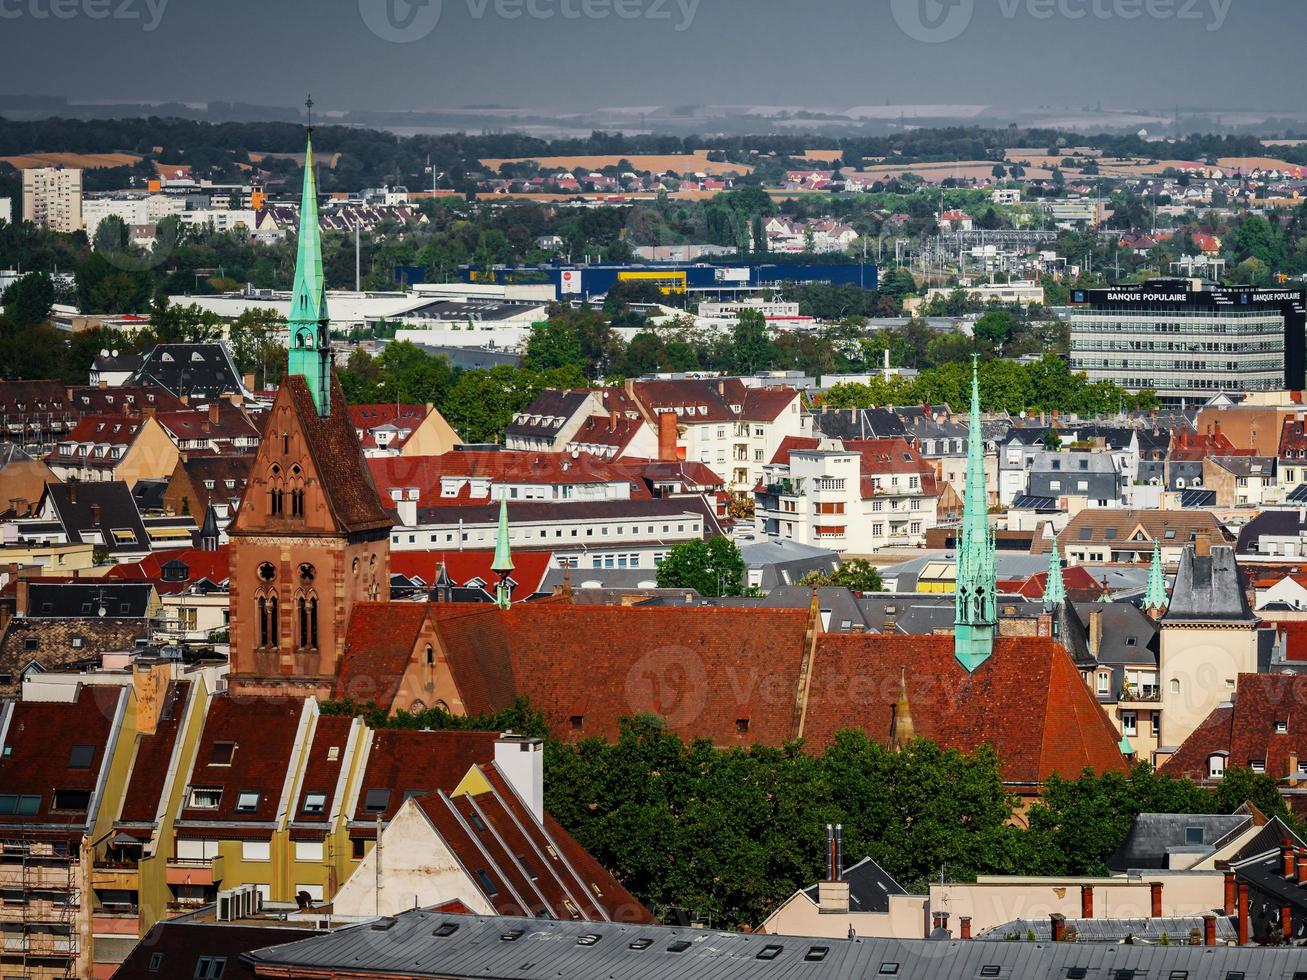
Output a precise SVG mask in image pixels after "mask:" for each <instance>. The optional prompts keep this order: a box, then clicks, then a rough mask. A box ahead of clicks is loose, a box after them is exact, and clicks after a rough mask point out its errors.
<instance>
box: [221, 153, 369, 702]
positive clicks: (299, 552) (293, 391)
mask: <svg viewBox="0 0 1307 980" xmlns="http://www.w3.org/2000/svg"><path fill="white" fill-rule="evenodd" d="M299 236H300V237H299V251H298V256H297V260H296V266H295V287H294V290H295V291H294V295H293V298H292V301H291V314H290V321H289V326H290V333H291V350H290V359H289V369H288V370H287V372H286V374H285V375H284V376H283V377H282V379H281V384H280V386H279V387H278V389H277V397H276V399H275V400H274V401H273V404H272V408H271V410H270V411H269V412H268V414H267V417H266V419H265V421H264V429H263V439H262V441H261V443H260V444H259V449H258V453H257V454H256V456H255V458H254V463H253V465H252V467H251V470H250V477H249V482H248V483H247V485H246V488H245V494H244V496H243V497H242V499H241V505H240V509H239V510H238V511H237V513H236V517H235V519H234V520H233V521H232V524H231V527H230V528H229V529H228V536H229V537H230V539H231V600H230V602H231V624H230V644H231V654H230V656H231V677H230V684H231V688H232V690H233V691H235V692H239V693H241V694H244V695H260V694H265V695H270V696H300V695H311V694H316V695H318V696H321V697H330V696H332V692H333V691H334V688H335V681H336V674H337V672H338V670H339V666H340V662H341V659H342V657H343V656H344V654H345V637H346V632H347V629H348V626H349V619H350V615H351V613H352V612H353V609H354V604H355V603H357V602H360V601H365V600H381V601H386V600H388V599H389V598H390V528H391V520H390V518H389V517H388V516H387V514H386V512H385V510H383V509H382V506H381V503H380V501H379V499H378V497H377V490H376V486H375V485H374V484H373V482H372V477H371V475H370V473H369V472H368V468H367V466H366V464H365V463H364V460H363V451H362V448H361V447H360V446H359V441H358V436H357V434H356V433H355V431H354V427H353V425H352V424H350V421H349V417H348V415H347V414H346V411H345V398H344V396H343V394H342V393H341V390H340V384H339V383H338V382H337V381H336V379H335V376H334V375H333V374H332V372H331V351H330V339H329V333H328V329H327V325H328V317H327V298H326V284H325V281H324V279H323V273H322V251H321V242H320V238H319V234H318V219H317V201H316V189H315V185H314V180H313V151H312V145H311V144H310V146H309V149H308V152H307V153H306V154H305V160H304V197H303V201H302V203H301V210H300V231H299Z"/></svg>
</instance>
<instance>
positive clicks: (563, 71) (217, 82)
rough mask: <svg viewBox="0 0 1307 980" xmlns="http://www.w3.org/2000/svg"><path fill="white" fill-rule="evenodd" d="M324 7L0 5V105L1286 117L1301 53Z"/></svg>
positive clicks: (1231, 45) (454, 8)
mask: <svg viewBox="0 0 1307 980" xmlns="http://www.w3.org/2000/svg"><path fill="white" fill-rule="evenodd" d="M52 3H53V4H55V6H56V8H57V9H59V10H60V11H61V12H62V13H63V14H69V13H71V16H67V17H65V18H62V19H61V18H59V17H55V16H53V15H52V13H51V7H50V5H51V4H52ZM324 6H325V5H324V4H322V3H310V2H308V0H293V2H292V0H286V2H282V3H267V2H264V3H253V2H251V0H228V2H226V3H224V4H221V5H218V4H213V3H201V2H199V0H0V22H2V23H3V25H4V28H5V31H4V32H5V36H6V40H7V41H8V44H7V45H6V55H7V57H6V62H5V65H4V67H3V68H0V91H3V92H6V93H12V94H17V93H22V94H27V95H47V96H57V97H66V98H68V99H70V100H73V101H78V102H89V103H94V102H118V101H127V102H138V101H156V102H205V103H207V102H215V101H227V102H244V103H251V104H256V105H270V106H293V105H297V104H298V103H299V102H301V101H302V100H303V97H304V93H305V92H308V91H311V92H312V93H313V97H314V100H315V102H316V103H317V106H318V107H319V111H320V112H322V113H323V114H330V113H331V112H333V111H340V112H345V111H357V110H372V111H387V110H389V111H409V110H433V109H451V108H456V107H463V106H469V105H477V106H484V105H487V104H496V105H504V106H515V107H523V108H529V109H535V110H545V111H549V112H556V113H566V112H569V111H577V112H581V111H592V110H595V109H602V108H608V107H635V108H636V109H637V110H638V107H640V106H669V105H680V104H692V105H704V104H710V105H747V106H759V105H762V106H767V105H774V106H805V107H809V108H821V107H831V108H832V109H836V110H840V111H843V110H846V109H848V108H849V107H852V106H883V105H885V104H886V103H890V104H895V105H898V104H907V105H930V104H944V105H964V106H993V107H997V108H998V109H1000V110H1004V109H1010V110H1027V109H1036V108H1038V107H1040V106H1058V107H1092V106H1098V105H1101V106H1103V107H1104V108H1109V107H1110V108H1115V109H1122V110H1133V109H1142V108H1150V109H1154V110H1157V109H1163V108H1169V107H1172V106H1177V105H1178V106H1181V107H1185V108H1193V107H1199V106H1201V107H1202V108H1203V109H1205V110H1206V111H1208V112H1221V111H1234V110H1240V109H1245V110H1256V111H1270V112H1275V111H1276V110H1280V111H1283V112H1284V113H1286V114H1296V113H1297V111H1298V110H1299V105H1300V96H1301V95H1302V94H1303V84H1302V82H1301V81H1300V80H1299V76H1298V74H1297V72H1296V69H1297V67H1298V66H1297V64H1296V61H1297V46H1296V45H1293V44H1285V43H1275V41H1274V39H1287V38H1292V37H1295V36H1298V37H1303V36H1307V33H1305V32H1304V28H1307V8H1305V7H1304V6H1303V5H1301V4H1294V3H1291V2H1289V0H946V2H943V3H941V2H940V0H861V2H857V0H815V2H812V3H804V4H797V3H793V2H783V0H443V2H441V0H419V3H417V4H413V5H410V4H409V3H408V2H407V0H345V2H343V3H340V4H336V5H333V7H332V8H331V9H323V8H324ZM102 14H103V15H105V16H103V17H101V16H100V15H102ZM1268 39H1270V40H1268ZM401 41H404V42H407V43H399V42H401ZM56 55H57V58H56ZM52 62H53V63H54V64H55V65H57V70H56V71H51V70H50V69H51V65H52Z"/></svg>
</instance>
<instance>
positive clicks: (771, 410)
mask: <svg viewBox="0 0 1307 980" xmlns="http://www.w3.org/2000/svg"><path fill="white" fill-rule="evenodd" d="M633 390H634V392H635V398H636V400H637V401H638V402H639V403H640V405H641V407H642V408H643V409H644V411H645V412H646V413H647V414H648V415H651V416H657V414H658V413H659V412H666V411H673V412H674V411H675V410H676V409H677V408H690V407H693V408H694V410H695V411H694V414H693V415H683V416H681V417H680V420H681V421H682V422H684V423H686V424H703V423H708V422H732V421H744V420H747V421H751V422H772V421H775V420H776V418H777V417H778V416H779V415H780V414H781V413H782V412H784V411H785V410H786V409H787V408H788V407H789V406H790V405H791V404H792V403H793V402H794V400H795V399H796V398H797V397H798V392H797V391H796V390H795V389H793V388H761V387H759V388H746V387H745V385H744V383H743V382H742V381H740V379H739V378H722V379H719V380H718V379H688V380H659V381H636V382H634V384H633ZM734 406H739V409H738V411H737V410H736V409H735V408H734Z"/></svg>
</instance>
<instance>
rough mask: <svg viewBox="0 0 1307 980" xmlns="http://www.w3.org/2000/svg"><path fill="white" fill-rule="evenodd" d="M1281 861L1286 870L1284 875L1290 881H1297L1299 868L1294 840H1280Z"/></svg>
mask: <svg viewBox="0 0 1307 980" xmlns="http://www.w3.org/2000/svg"><path fill="white" fill-rule="evenodd" d="M1280 863H1281V866H1282V868H1283V870H1284V877H1285V878H1287V879H1288V880H1289V881H1297V880H1298V868H1297V860H1296V859H1295V856H1294V853H1293V841H1291V840H1288V839H1285V840H1283V841H1281V842H1280Z"/></svg>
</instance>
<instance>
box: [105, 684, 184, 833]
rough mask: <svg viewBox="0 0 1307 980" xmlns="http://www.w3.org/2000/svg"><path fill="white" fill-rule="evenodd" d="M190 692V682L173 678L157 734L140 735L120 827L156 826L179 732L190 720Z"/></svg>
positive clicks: (165, 698) (168, 688) (164, 695)
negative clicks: (187, 712) (188, 716)
mask: <svg viewBox="0 0 1307 980" xmlns="http://www.w3.org/2000/svg"><path fill="white" fill-rule="evenodd" d="M190 692H191V682H190V681H171V682H169V684H168V687H167V688H166V689H165V691H164V694H163V705H162V707H161V709H160V712H159V722H158V724H157V725H156V727H155V731H154V734H152V735H142V736H140V739H139V742H138V745H137V749H136V758H135V760H133V763H132V774H131V778H130V779H129V780H128V783H127V790H126V792H125V793H124V795H123V805H122V810H121V811H120V812H119V814H118V821H117V824H116V826H121V825H123V824H139V825H143V826H153V824H154V821H155V819H156V817H157V816H158V813H159V805H160V798H161V797H162V796H163V793H164V789H165V783H166V782H167V777H168V770H169V769H170V768H171V766H172V758H173V750H174V748H175V747H176V745H177V733H178V732H180V731H181V727H182V723H183V722H184V721H185V720H186V707H187V701H188V698H189V696H190Z"/></svg>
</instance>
